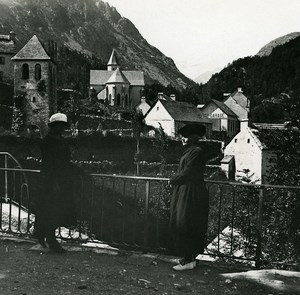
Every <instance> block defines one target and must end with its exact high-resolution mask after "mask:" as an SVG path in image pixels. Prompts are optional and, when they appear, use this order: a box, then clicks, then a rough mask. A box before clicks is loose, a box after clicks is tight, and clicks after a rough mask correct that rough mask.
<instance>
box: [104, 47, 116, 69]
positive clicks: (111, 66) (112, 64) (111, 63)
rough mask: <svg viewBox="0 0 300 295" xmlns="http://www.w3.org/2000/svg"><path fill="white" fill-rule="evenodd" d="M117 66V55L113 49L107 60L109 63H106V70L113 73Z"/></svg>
mask: <svg viewBox="0 0 300 295" xmlns="http://www.w3.org/2000/svg"><path fill="white" fill-rule="evenodd" d="M118 66H119V62H118V58H117V53H116V51H115V49H113V51H112V53H111V56H110V58H109V61H108V63H107V70H108V71H115V70H116V69H117V68H118Z"/></svg>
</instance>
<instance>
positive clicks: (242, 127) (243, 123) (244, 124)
mask: <svg viewBox="0 0 300 295" xmlns="http://www.w3.org/2000/svg"><path fill="white" fill-rule="evenodd" d="M248 123H249V120H248V119H244V120H241V121H240V131H245V130H246V129H247V128H248Z"/></svg>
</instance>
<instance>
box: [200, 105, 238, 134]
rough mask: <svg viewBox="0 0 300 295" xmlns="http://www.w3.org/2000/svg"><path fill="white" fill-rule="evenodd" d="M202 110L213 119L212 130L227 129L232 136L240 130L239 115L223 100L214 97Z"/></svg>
mask: <svg viewBox="0 0 300 295" xmlns="http://www.w3.org/2000/svg"><path fill="white" fill-rule="evenodd" d="M201 111H202V112H203V114H204V115H205V116H206V117H207V118H209V119H211V121H212V131H219V132H220V131H226V132H227V134H228V136H230V137H232V136H234V135H235V134H236V133H237V132H238V131H239V128H240V126H239V125H240V124H239V120H238V116H237V115H236V114H235V113H234V112H233V111H232V110H231V109H230V108H229V107H228V106H227V105H225V104H224V103H223V102H221V101H218V100H215V99H212V100H211V101H209V102H208V103H207V104H206V105H205V106H204V107H203V108H202V109H201Z"/></svg>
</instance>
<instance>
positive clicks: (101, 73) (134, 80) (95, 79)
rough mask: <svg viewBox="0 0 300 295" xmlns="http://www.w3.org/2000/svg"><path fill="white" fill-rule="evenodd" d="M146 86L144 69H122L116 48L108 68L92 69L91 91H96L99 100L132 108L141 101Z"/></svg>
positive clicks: (128, 108)
mask: <svg viewBox="0 0 300 295" xmlns="http://www.w3.org/2000/svg"><path fill="white" fill-rule="evenodd" d="M144 86H145V78H144V73H143V72H142V71H128V70H121V68H120V65H119V62H118V57H117V54H116V51H115V49H113V51H112V53H111V56H110V58H109V61H108V63H107V70H91V71H90V91H95V92H96V95H97V99H98V100H99V101H102V102H105V103H107V104H109V105H111V106H116V107H122V108H124V109H127V110H132V109H133V108H134V107H135V106H136V105H137V104H139V103H140V100H141V97H142V95H143V94H142V93H143V90H144Z"/></svg>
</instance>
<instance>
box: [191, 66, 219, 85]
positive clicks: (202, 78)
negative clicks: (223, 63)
mask: <svg viewBox="0 0 300 295" xmlns="http://www.w3.org/2000/svg"><path fill="white" fill-rule="evenodd" d="M220 70H221V69H220V68H217V69H214V70H213V71H206V72H204V73H202V74H200V75H199V76H198V77H197V78H195V79H194V81H195V82H196V83H198V84H204V83H206V82H207V81H208V80H209V79H210V78H211V77H212V75H213V74H215V73H217V72H219V71H220Z"/></svg>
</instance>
